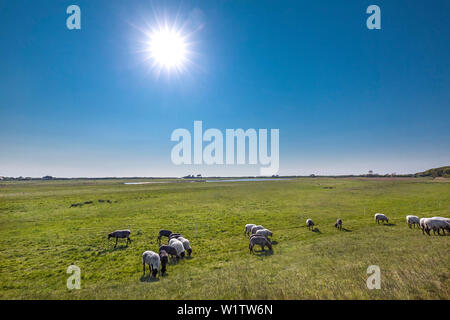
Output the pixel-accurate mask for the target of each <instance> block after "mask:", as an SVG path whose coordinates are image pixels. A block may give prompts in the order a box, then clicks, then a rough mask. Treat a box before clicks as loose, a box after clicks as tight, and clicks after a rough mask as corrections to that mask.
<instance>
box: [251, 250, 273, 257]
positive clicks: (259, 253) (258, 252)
mask: <svg viewBox="0 0 450 320" xmlns="http://www.w3.org/2000/svg"><path fill="white" fill-rule="evenodd" d="M253 254H254V255H255V256H258V257H267V256H271V255H273V251H272V250H262V249H261V250H253Z"/></svg>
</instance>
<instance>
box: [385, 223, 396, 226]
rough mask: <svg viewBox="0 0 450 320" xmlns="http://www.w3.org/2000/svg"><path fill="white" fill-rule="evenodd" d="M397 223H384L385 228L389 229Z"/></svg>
mask: <svg viewBox="0 0 450 320" xmlns="http://www.w3.org/2000/svg"><path fill="white" fill-rule="evenodd" d="M395 225H396V224H395V223H384V224H383V226H387V227H393V226H395Z"/></svg>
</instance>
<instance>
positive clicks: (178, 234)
mask: <svg viewBox="0 0 450 320" xmlns="http://www.w3.org/2000/svg"><path fill="white" fill-rule="evenodd" d="M180 237H183V235H182V234H181V233H172V234H171V235H170V237H169V240H171V239H178V238H180Z"/></svg>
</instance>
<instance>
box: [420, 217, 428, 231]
mask: <svg viewBox="0 0 450 320" xmlns="http://www.w3.org/2000/svg"><path fill="white" fill-rule="evenodd" d="M425 219H426V218H420V219H419V227H420V229H422V234H425V224H424V221H425Z"/></svg>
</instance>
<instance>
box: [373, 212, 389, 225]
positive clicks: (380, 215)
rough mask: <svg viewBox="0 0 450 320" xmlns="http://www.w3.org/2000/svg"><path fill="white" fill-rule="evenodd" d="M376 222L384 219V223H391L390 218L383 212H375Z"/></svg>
mask: <svg viewBox="0 0 450 320" xmlns="http://www.w3.org/2000/svg"><path fill="white" fill-rule="evenodd" d="M374 217H375V222H376V223H380V221H383V223H385V222H387V223H389V219H388V218H387V217H386V216H385V215H384V214H382V213H375V216H374Z"/></svg>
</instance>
